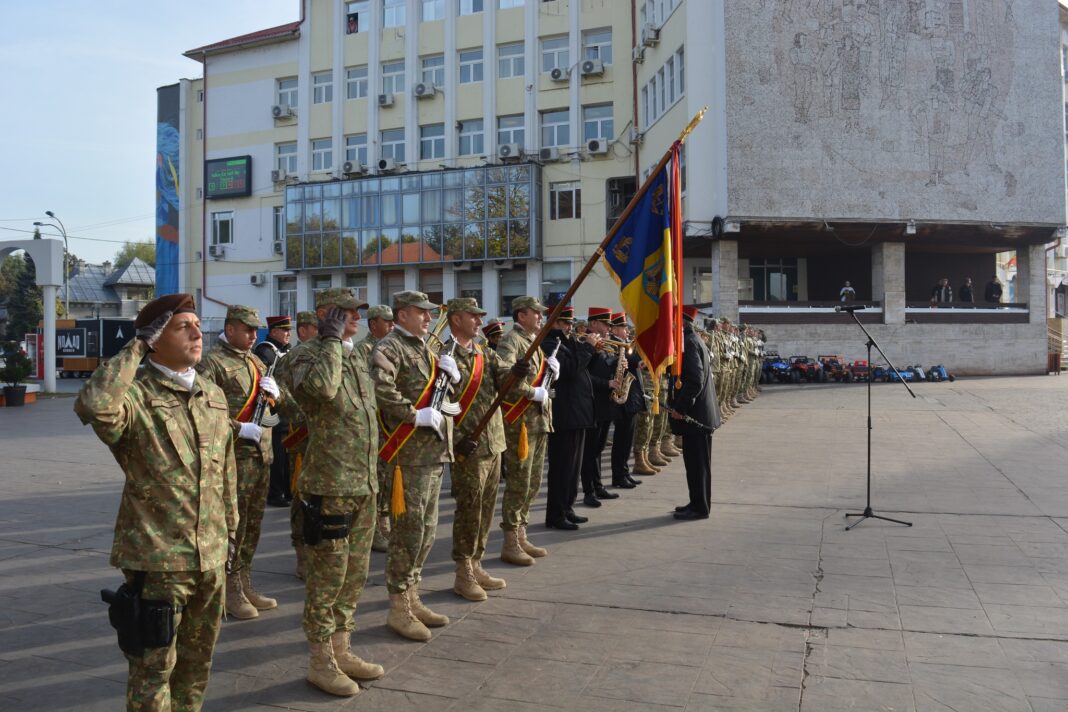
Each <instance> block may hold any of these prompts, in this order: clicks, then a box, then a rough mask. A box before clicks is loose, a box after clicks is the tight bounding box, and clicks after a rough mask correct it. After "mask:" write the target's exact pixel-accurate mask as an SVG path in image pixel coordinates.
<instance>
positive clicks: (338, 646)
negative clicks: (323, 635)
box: [330, 630, 386, 680]
mask: <svg viewBox="0 0 1068 712" xmlns="http://www.w3.org/2000/svg"><path fill="white" fill-rule="evenodd" d="M351 636H352V634H351V633H350V632H349V631H347V630H345V631H341V630H339V631H338V632H336V633H334V634H333V635H332V636H330V645H331V646H333V649H334V660H336V661H337V666H338V667H339V668H340V669H341V672H343V673H345V674H346V675H348V676H349V677H354V678H356V679H358V680H377V679H378V678H380V677H382V676H383V675H385V674H386V671H385V670H384V669H383V668H382V666H381V665H376V664H374V663H369V662H367V661H366V660H364V659H363V658H361V657H360V656H358V655H356V654H354V653H353V652H352V648H351V647H350V644H349V641H350V638H351Z"/></svg>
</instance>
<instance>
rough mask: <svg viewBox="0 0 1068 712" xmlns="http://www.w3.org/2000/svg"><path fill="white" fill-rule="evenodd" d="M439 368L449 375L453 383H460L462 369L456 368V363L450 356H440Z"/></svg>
mask: <svg viewBox="0 0 1068 712" xmlns="http://www.w3.org/2000/svg"><path fill="white" fill-rule="evenodd" d="M438 368H440V369H441V370H442V371H444V372H445V373H447V374H449V378H450V379H451V380H452V382H453V383H459V382H460V369H458V368H456V361H455V360H454V359H453V357H452V356H449V355H448V354H442V355H441V356H438Z"/></svg>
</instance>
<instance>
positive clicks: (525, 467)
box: [497, 296, 560, 566]
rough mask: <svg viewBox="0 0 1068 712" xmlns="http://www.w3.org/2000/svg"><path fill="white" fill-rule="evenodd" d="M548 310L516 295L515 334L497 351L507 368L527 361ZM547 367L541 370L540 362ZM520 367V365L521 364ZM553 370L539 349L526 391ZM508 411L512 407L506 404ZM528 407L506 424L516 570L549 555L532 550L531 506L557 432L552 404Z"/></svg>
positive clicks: (508, 528)
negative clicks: (523, 447) (523, 451)
mask: <svg viewBox="0 0 1068 712" xmlns="http://www.w3.org/2000/svg"><path fill="white" fill-rule="evenodd" d="M545 312H546V308H545V306H544V305H543V304H542V303H541V302H539V301H538V299H537V297H527V296H524V297H516V298H515V299H513V300H512V321H513V322H514V324H513V326H512V330H511V331H508V332H506V333H505V335H504V336H502V337H501V343H500V344H499V345H498V346H497V353H498V354H500V356H501V359H502V360H503V361H504V363H505V364H507V365H508V366H512V365H514V364H516V363H518V362H519V361H521V360H523V356H524V355H525V354H526V352H527V349H528V348H530V345H531V344H532V343H534V337H535V336H536V335H537V333H538V330H539V329H540V328H541V325H542V321H543V320H544V318H545ZM543 360H544V361H545V369H542V361H543ZM521 368H522V366H521ZM546 369H547V370H552V371H553V372H554V373H556V374H559V372H560V364H559V362H557V361H556V359H553V358H550V357H546V356H545V354H544V353H543V352H542V351H541V349H540V348H539V349H538V350H537V351H536V352H535V354H534V357H533V358H532V359H531V361H530V372H529V374H528V375H527V376H526V377H525V378H524V379H523V384H522V385H523V386H524V387H531V388H533V387H536V386H539V385H541V383H542V381H541V380H537V379H538V374H539V372H541V371H543V370H546ZM542 377H544V373H542ZM504 407H505V409H506V410H507V409H508V408H509V407H510V406H509V404H508V403H505V406H504ZM524 407H525V408H526V410H525V411H523V412H522V415H520V416H519V417H518V419H516V420H515V422H513V423H509V422H508V420H507V419H506V420H505V424H504V440H505V450H504V469H505V470H506V471H507V472H508V479H507V481H506V482H505V486H504V496H503V497H502V501H501V529H503V530H504V546H503V548H502V549H501V560H502V561H504V562H506V563H509V564H515V565H517V566H530V565H531V564H533V563H534V559H536V558H540V557H542V556H546V555H547V554H548V553H549V552H548V551H546V550H545V549H543V548H541V547H540V546H534V544H532V543H531V542H530V540H529V539H527V525H528V524H529V523H530V505H531V503H532V502H533V501H534V498H535V497H536V496H537V495H538V490H539V489H540V488H541V476H542V472H543V471H544V469H545V448H546V444H547V440H548V437H549V433H550V432H552V429H553V418H552V409H551V408H550V407H549V405H548V403H528V404H527V403H521V404H517V408H519V409H522V408H524ZM524 431H525V432H526V440H527V457H526V459H523V460H520V459H519V454H518V453H519V441H520V436H521V435H522V433H523V432H524Z"/></svg>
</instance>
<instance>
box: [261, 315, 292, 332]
mask: <svg viewBox="0 0 1068 712" xmlns="http://www.w3.org/2000/svg"><path fill="white" fill-rule="evenodd" d="M267 328H268V329H292V328H293V320H292V319H290V318H289V315H288V314H287V315H285V316H269V317H267Z"/></svg>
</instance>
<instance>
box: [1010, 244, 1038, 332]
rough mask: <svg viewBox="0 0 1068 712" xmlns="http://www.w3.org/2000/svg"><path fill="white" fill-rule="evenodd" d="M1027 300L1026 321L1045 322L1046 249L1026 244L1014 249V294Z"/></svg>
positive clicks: (1021, 299)
mask: <svg viewBox="0 0 1068 712" xmlns="http://www.w3.org/2000/svg"><path fill="white" fill-rule="evenodd" d="M1013 301H1016V302H1027V315H1028V316H1027V322H1028V323H1029V324H1044V323H1046V249H1045V246H1044V245H1028V246H1026V247H1020V248H1019V249H1017V250H1016V296H1015V297H1014V299H1013Z"/></svg>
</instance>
